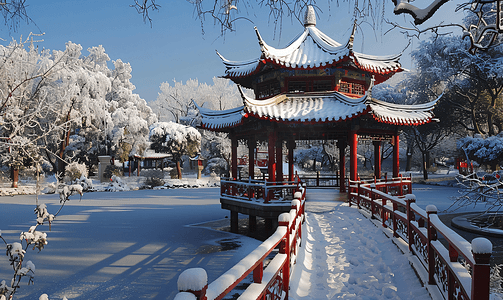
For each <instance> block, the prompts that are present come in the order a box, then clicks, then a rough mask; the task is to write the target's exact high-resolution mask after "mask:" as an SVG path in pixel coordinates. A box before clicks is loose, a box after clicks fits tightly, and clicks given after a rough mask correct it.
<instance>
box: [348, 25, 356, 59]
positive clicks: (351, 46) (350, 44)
mask: <svg viewBox="0 0 503 300" xmlns="http://www.w3.org/2000/svg"><path fill="white" fill-rule="evenodd" d="M355 32H356V19H355V23H354V24H353V31H351V36H350V37H349V41H348V49H349V50H351V51H352V50H353V42H354V41H355Z"/></svg>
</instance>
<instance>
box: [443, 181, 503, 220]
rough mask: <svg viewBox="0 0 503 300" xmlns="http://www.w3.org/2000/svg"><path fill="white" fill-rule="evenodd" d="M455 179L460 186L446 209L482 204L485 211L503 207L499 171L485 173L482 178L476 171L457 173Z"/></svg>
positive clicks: (502, 188) (502, 192) (502, 191)
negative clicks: (464, 173) (457, 193)
mask: <svg viewBox="0 0 503 300" xmlns="http://www.w3.org/2000/svg"><path fill="white" fill-rule="evenodd" d="M456 180H457V181H458V185H459V186H460V187H461V188H460V190H459V191H458V192H459V195H458V196H456V197H454V199H453V200H454V202H453V203H452V205H451V206H450V207H449V208H448V209H447V210H457V209H460V208H464V207H475V206H477V205H479V204H482V205H484V206H485V212H495V211H499V210H500V209H501V208H502V207H503V181H501V176H500V174H499V173H493V174H486V175H485V176H484V177H482V178H480V177H478V176H477V174H476V173H473V174H469V175H466V176H465V175H459V176H457V177H456ZM479 208H480V206H479Z"/></svg>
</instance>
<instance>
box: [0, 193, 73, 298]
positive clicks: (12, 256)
mask: <svg viewBox="0 0 503 300" xmlns="http://www.w3.org/2000/svg"><path fill="white" fill-rule="evenodd" d="M58 193H59V195H60V204H61V206H60V208H59V210H58V212H57V213H56V214H51V213H49V211H48V209H47V206H46V205H45V204H44V203H42V204H40V205H37V206H36V207H35V209H34V212H35V215H36V224H35V225H33V226H30V228H29V229H28V231H25V232H21V233H20V235H19V239H20V240H21V242H13V243H8V242H7V241H6V240H5V239H4V238H3V237H2V231H1V230H0V238H1V239H2V240H3V242H4V243H5V245H6V255H7V256H8V257H9V263H10V265H11V266H12V269H13V276H12V279H11V281H10V284H8V283H6V281H5V280H2V281H1V282H0V299H12V297H13V296H14V294H15V293H16V291H17V290H18V289H19V288H20V283H21V280H22V279H23V278H24V277H27V278H28V284H30V283H33V280H34V276H35V264H34V263H33V262H31V261H30V260H29V261H26V262H25V256H26V254H27V251H28V247H29V246H30V245H32V250H35V249H38V251H42V249H44V247H45V246H46V245H47V233H45V232H42V231H38V230H37V228H38V227H39V226H42V225H44V224H45V223H46V222H47V223H48V225H49V230H50V229H51V224H52V222H53V221H54V219H55V218H56V217H57V215H58V214H59V212H60V211H61V209H62V208H63V206H64V205H65V203H66V202H67V201H68V200H69V197H70V196H71V195H72V194H76V193H78V194H80V195H81V196H82V186H80V185H69V186H68V185H62V186H61V187H60V188H59V190H58ZM23 243H24V244H25V246H23ZM3 297H5V298H3Z"/></svg>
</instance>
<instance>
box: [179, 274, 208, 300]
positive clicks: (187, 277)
mask: <svg viewBox="0 0 503 300" xmlns="http://www.w3.org/2000/svg"><path fill="white" fill-rule="evenodd" d="M177 286H178V291H180V292H181V293H179V294H182V296H180V298H182V299H187V298H183V293H184V292H186V293H191V294H194V295H195V296H196V297H197V300H206V289H207V288H208V275H207V274H206V271H205V270H204V269H203V268H191V269H187V270H185V271H183V272H182V273H181V274H180V276H178V281H177ZM175 298H176V297H175Z"/></svg>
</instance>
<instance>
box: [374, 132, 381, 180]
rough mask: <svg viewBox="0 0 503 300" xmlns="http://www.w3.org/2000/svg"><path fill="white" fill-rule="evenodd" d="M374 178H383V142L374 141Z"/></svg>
mask: <svg viewBox="0 0 503 300" xmlns="http://www.w3.org/2000/svg"><path fill="white" fill-rule="evenodd" d="M373 143H374V176H375V178H376V179H379V178H381V141H374V142H373Z"/></svg>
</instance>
